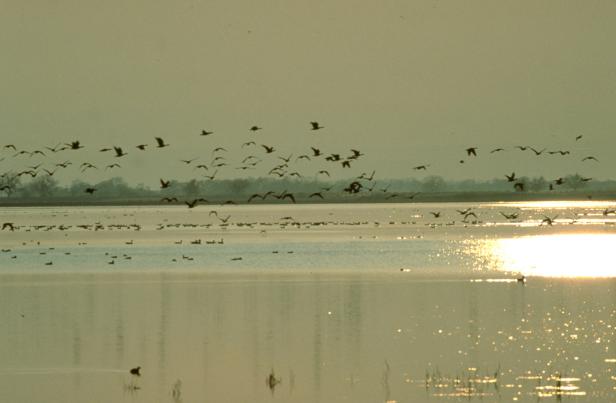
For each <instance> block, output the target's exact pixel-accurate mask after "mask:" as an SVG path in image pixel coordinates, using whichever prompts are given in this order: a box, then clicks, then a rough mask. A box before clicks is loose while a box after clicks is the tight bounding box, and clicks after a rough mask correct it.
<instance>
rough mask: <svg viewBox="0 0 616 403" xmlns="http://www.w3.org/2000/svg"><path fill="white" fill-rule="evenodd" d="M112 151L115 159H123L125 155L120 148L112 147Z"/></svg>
mask: <svg viewBox="0 0 616 403" xmlns="http://www.w3.org/2000/svg"><path fill="white" fill-rule="evenodd" d="M113 150H114V151H115V153H116V157H123V156H125V155H126V153H125V152H124V151H122V147H116V146H113Z"/></svg>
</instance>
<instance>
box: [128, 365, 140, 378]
mask: <svg viewBox="0 0 616 403" xmlns="http://www.w3.org/2000/svg"><path fill="white" fill-rule="evenodd" d="M130 373H131V374H132V375H136V376H141V367H135V368H132V369H131V370H130Z"/></svg>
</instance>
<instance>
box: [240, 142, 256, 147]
mask: <svg viewBox="0 0 616 403" xmlns="http://www.w3.org/2000/svg"><path fill="white" fill-rule="evenodd" d="M255 145H257V143H255V142H254V141H247V142H245V143H242V148H244V147H248V146H255Z"/></svg>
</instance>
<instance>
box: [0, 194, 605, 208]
mask: <svg viewBox="0 0 616 403" xmlns="http://www.w3.org/2000/svg"><path fill="white" fill-rule="evenodd" d="M412 194H413V193H399V195H398V197H393V198H389V199H387V198H386V197H384V196H381V195H378V194H377V195H362V196H347V197H344V196H331V197H329V198H327V199H325V200H315V199H310V198H309V197H308V195H307V194H305V195H304V194H296V200H297V203H296V204H341V203H448V202H451V203H455V202H457V203H473V202H524V201H539V200H545V201H558V200H601V201H610V200H613V201H615V202H616V191H600V192H533V193H511V192H433V193H420V194H418V195H416V196H415V197H414V198H413V199H409V197H410V196H411V195H412ZM191 199H193V197H186V198H184V199H182V200H180V201H179V202H177V203H175V202H174V203H166V202H162V201H161V200H160V199H158V198H145V199H144V198H96V199H92V200H87V199H83V198H79V199H69V198H51V199H38V198H28V199H25V198H2V199H0V207H53V206H59V207H64V206H169V205H178V206H184V205H185V204H184V201H183V200H191ZM247 199H248V196H246V197H245V198H243V199H242V200H240V199H238V198H237V197H236V198H233V197H231V196H229V197H228V198H216V199H211V200H209V202H207V203H205V202H204V203H201V204H199V205H221V204H231V205H233V204H236V205H265V204H280V205H289V204H293V203H292V202H290V201H288V200H284V201H278V200H276V199H268V200H266V201H261V200H254V201H252V202H251V203H247V202H246V200H247ZM230 200H232V201H233V203H229V201H230Z"/></svg>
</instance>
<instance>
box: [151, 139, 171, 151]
mask: <svg viewBox="0 0 616 403" xmlns="http://www.w3.org/2000/svg"><path fill="white" fill-rule="evenodd" d="M154 139H155V140H156V147H158V148H163V147H168V146H169V144H165V140H163V139H162V138H160V137H154Z"/></svg>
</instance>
